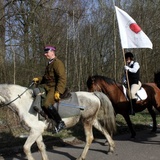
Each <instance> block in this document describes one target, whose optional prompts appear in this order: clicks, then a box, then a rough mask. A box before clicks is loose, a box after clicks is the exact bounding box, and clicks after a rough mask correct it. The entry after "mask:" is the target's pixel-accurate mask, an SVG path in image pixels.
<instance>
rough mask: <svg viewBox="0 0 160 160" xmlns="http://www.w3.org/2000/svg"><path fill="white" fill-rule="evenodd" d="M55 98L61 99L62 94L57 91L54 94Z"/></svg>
mask: <svg viewBox="0 0 160 160" xmlns="http://www.w3.org/2000/svg"><path fill="white" fill-rule="evenodd" d="M54 99H55V100H56V101H59V100H60V94H59V92H58V91H56V92H55V94H54Z"/></svg>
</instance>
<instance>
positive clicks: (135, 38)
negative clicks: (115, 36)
mask: <svg viewBox="0 0 160 160" xmlns="http://www.w3.org/2000/svg"><path fill="white" fill-rule="evenodd" d="M115 9H116V14H117V20H118V26H119V32H120V38H121V45H122V48H151V49H152V47H153V44H152V42H151V41H150V39H149V38H148V37H147V35H146V34H145V33H144V32H143V31H142V29H141V28H140V27H139V26H138V24H137V23H136V22H135V20H134V19H133V18H132V17H130V16H129V15H128V14H127V13H126V12H124V11H123V10H121V9H119V8H118V7H117V6H115Z"/></svg>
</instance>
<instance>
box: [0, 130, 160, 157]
mask: <svg viewBox="0 0 160 160" xmlns="http://www.w3.org/2000/svg"><path fill="white" fill-rule="evenodd" d="M129 136H130V134H129V133H128V134H124V135H117V136H114V140H115V144H116V148H115V152H114V153H113V154H107V149H108V146H104V141H105V140H104V139H95V140H94V142H93V143H92V145H91V147H90V150H89V152H88V154H87V157H86V160H159V159H160V129H158V131H157V133H156V134H153V133H152V134H151V133H150V130H144V131H140V132H137V137H136V139H135V140H129V139H128V138H129ZM83 146H84V143H81V144H78V145H77V144H76V145H71V144H68V143H67V145H65V146H60V147H57V146H53V145H52V147H49V148H47V153H48V156H49V159H50V160H75V159H76V158H77V157H78V156H79V155H80V153H81V151H82V149H83ZM33 156H34V158H35V159H36V160H40V159H41V157H40V153H39V152H38V151H37V150H36V151H34V152H33ZM0 160H26V158H25V156H24V154H23V153H17V154H12V155H10V156H9V157H5V156H4V155H3V156H1V157H0Z"/></svg>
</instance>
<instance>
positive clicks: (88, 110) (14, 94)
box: [0, 84, 116, 160]
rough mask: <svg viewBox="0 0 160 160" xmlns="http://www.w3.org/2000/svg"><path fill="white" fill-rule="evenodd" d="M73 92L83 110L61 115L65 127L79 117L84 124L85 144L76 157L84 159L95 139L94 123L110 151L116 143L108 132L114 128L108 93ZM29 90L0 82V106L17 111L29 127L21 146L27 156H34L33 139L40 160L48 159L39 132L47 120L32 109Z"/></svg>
mask: <svg viewBox="0 0 160 160" xmlns="http://www.w3.org/2000/svg"><path fill="white" fill-rule="evenodd" d="M74 93H75V94H76V95H77V98H78V102H79V105H80V106H83V107H84V110H80V112H79V115H77V114H76V116H72V117H67V118H65V117H62V119H63V121H64V122H65V124H66V127H67V128H68V127H72V126H74V125H76V124H77V123H78V122H79V121H80V120H81V122H82V124H83V127H84V131H85V136H86V144H85V146H84V149H83V152H82V153H81V155H80V156H79V158H77V160H84V159H85V157H86V155H87V152H88V150H89V147H90V145H91V143H92V141H93V139H94V137H93V133H92V132H93V131H92V128H93V127H95V128H96V129H97V130H99V131H100V132H101V133H102V134H104V136H105V138H106V139H107V140H108V143H109V150H108V152H113V151H114V148H115V143H114V141H113V139H112V136H111V134H113V132H114V131H116V123H115V115H114V114H115V113H114V109H113V106H112V103H111V102H110V100H109V99H108V97H107V96H106V95H105V94H103V93H101V92H94V93H90V92H85V91H78V92H74ZM32 94H33V90H32V89H31V88H26V87H23V86H19V85H13V84H0V107H5V106H6V107H9V108H11V109H12V110H13V111H15V112H17V113H18V115H19V117H20V119H21V120H23V121H24V122H25V124H26V125H27V126H28V127H29V128H30V131H29V136H28V138H27V140H26V142H25V144H24V146H23V149H24V152H25V154H26V156H27V159H28V160H34V157H33V156H32V153H31V150H30V149H31V146H32V145H33V143H35V142H36V143H37V146H38V148H39V151H40V153H41V156H42V160H48V156H47V154H46V149H45V144H44V142H43V137H42V133H43V132H44V130H46V129H47V127H48V125H49V122H48V121H47V120H44V121H42V120H39V118H38V117H39V116H38V114H37V112H36V111H34V109H33V107H32V103H33V96H32ZM69 110H70V111H71V110H73V108H69V107H68V111H69ZM99 113H101V117H98V114H99ZM101 122H102V123H101Z"/></svg>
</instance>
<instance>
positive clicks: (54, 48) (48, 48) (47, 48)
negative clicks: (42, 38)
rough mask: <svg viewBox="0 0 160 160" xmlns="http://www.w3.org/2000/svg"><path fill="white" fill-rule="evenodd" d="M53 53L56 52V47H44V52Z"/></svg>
mask: <svg viewBox="0 0 160 160" xmlns="http://www.w3.org/2000/svg"><path fill="white" fill-rule="evenodd" d="M50 50H51V51H55V50H56V47H53V46H46V47H44V52H48V51H50Z"/></svg>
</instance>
